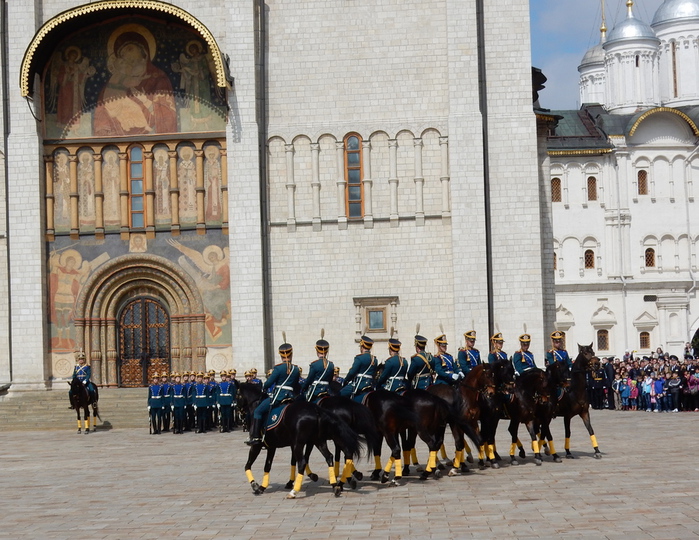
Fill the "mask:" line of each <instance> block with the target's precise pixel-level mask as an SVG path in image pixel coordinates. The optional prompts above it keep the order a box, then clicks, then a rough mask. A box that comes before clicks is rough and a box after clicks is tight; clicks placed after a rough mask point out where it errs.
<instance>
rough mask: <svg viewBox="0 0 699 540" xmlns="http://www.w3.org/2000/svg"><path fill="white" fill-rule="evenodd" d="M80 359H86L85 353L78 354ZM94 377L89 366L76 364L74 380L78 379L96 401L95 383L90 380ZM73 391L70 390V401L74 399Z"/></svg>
mask: <svg viewBox="0 0 699 540" xmlns="http://www.w3.org/2000/svg"><path fill="white" fill-rule="evenodd" d="M78 357H79V358H85V353H83V352H82V351H81V352H80V353H78ZM91 377H92V368H90V366H88V365H87V364H83V365H82V366H81V365H80V364H76V365H75V367H74V368H73V377H72V378H74V379H78V380H79V381H80V382H81V383H83V384H84V385H85V387H86V388H87V391H88V393H89V394H90V396H92V399H93V401H94V399H95V385H94V383H93V382H92V381H91V380H90V379H91ZM72 395H73V394H72V391H71V390H68V399H70V398H71V397H72Z"/></svg>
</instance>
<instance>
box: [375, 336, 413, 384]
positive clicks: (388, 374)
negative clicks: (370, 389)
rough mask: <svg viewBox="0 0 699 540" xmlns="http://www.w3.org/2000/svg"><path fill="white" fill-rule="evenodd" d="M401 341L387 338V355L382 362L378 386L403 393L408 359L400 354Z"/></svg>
mask: <svg viewBox="0 0 699 540" xmlns="http://www.w3.org/2000/svg"><path fill="white" fill-rule="evenodd" d="M400 346H401V342H400V341H398V340H397V339H394V338H391V339H389V340H388V354H389V357H388V359H386V362H385V363H384V367H383V371H382V372H381V376H380V377H379V382H378V385H379V386H383V387H384V388H385V389H386V390H388V391H389V392H398V393H403V392H405V390H406V389H407V382H406V379H407V375H408V361H407V360H406V359H405V358H403V357H402V356H401V355H400Z"/></svg>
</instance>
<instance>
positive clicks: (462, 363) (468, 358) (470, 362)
mask: <svg viewBox="0 0 699 540" xmlns="http://www.w3.org/2000/svg"><path fill="white" fill-rule="evenodd" d="M457 358H458V364H459V369H461V372H462V373H463V374H464V375H468V373H469V372H470V371H471V370H472V369H473V368H474V367H476V366H477V365H478V364H482V363H483V362H482V361H481V353H480V351H479V350H478V349H459V354H458V356H457Z"/></svg>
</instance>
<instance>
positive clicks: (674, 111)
mask: <svg viewBox="0 0 699 540" xmlns="http://www.w3.org/2000/svg"><path fill="white" fill-rule="evenodd" d="M659 112H667V113H672V114H676V115H677V116H679V117H680V118H682V120H684V121H685V122H687V124H689V127H691V128H692V132H693V133H694V135H698V136H699V128H697V125H696V124H695V123H694V122H693V121H692V119H691V118H690V117H689V116H687V115H686V114H684V113H683V112H682V111H678V110H677V109H673V108H671V107H656V108H655V109H651V110H649V111H646V112H644V113H643V114H642V115H641V116H639V117H638V120H636V122H634V124H633V126H632V127H631V131H629V136H632V135H633V134H634V133H635V132H636V129H637V128H638V126H639V125H640V124H641V122H643V121H644V120H645V119H646V118H648V117H649V116H650V115H651V114H655V113H659Z"/></svg>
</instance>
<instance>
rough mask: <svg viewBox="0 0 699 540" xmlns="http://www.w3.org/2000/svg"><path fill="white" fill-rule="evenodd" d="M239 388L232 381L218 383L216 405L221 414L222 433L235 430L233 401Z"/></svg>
mask: <svg viewBox="0 0 699 540" xmlns="http://www.w3.org/2000/svg"><path fill="white" fill-rule="evenodd" d="M236 392H237V388H236V386H235V384H234V383H232V382H231V381H221V382H220V383H218V391H217V392H216V404H217V405H218V407H219V410H220V412H221V431H222V432H224V433H227V432H229V431H230V430H231V429H232V428H233V400H234V399H235V395H236Z"/></svg>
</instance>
